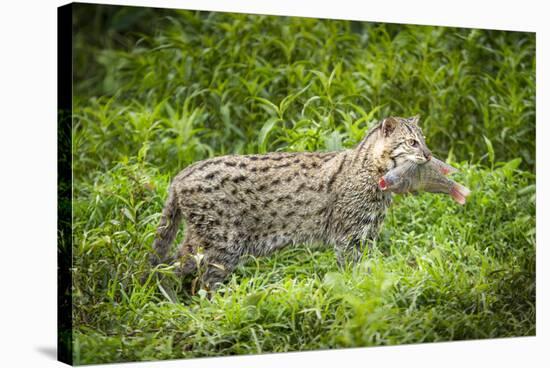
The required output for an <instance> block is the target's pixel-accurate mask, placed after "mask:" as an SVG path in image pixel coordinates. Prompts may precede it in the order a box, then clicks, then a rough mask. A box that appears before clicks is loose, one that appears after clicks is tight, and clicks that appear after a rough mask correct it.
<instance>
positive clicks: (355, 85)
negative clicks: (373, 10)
mask: <svg viewBox="0 0 550 368" xmlns="http://www.w3.org/2000/svg"><path fill="white" fill-rule="evenodd" d="M121 9H122V10H121ZM92 15H93V16H92ZM75 24H76V25H77V26H78V30H79V31H78V32H77V34H76V37H75V47H76V54H75V72H76V80H75V89H74V91H75V95H74V99H75V105H74V108H75V118H74V129H73V145H74V147H73V148H74V153H73V159H74V167H73V172H74V202H73V206H74V208H73V209H74V219H75V221H74V223H73V231H74V241H75V242H74V250H73V251H74V261H73V266H74V288H73V292H74V294H73V303H74V316H73V318H74V326H75V335H74V344H75V348H74V355H75V360H76V363H79V364H88V363H102V362H115V361H128V360H152V359H174V358H187V357H200V356H221V355H231V354H251V353H261V352H283V351H298V350H311V349H327V348H342V347H355V346H372V345H391V344H405V343H419V342H433V341H450V340H462V339H480V338H495V337H509V336H526V335H533V334H535V174H534V164H535V140H534V136H535V121H534V119H535V117H534V112H535V105H534V93H535V92H534V91H535V75H534V68H535V59H534V52H535V38H534V35H533V34H526V33H517V32H499V31H484V30H468V29H455V28H441V27H420V26H400V25H383V24H374V23H369V24H367V23H363V24H361V23H352V22H344V21H329V20H315V19H299V18H277V17H267V16H245V15H234V14H221V13H219V14H213V13H210V14H209V13H197V12H185V11H162V10H151V9H146V8H143V9H140V8H114V7H103V6H102V7H97V6H93V7H90V6H88V5H86V6H85V5H81V6H80V8H78V9H77V12H76V16H75ZM416 113H420V114H421V115H422V126H423V129H424V133H425V134H426V136H427V142H428V145H429V146H430V148H432V149H433V151H434V153H435V154H436V155H437V156H439V157H441V158H443V159H448V160H449V161H450V162H451V163H453V164H454V165H455V166H457V167H458V168H460V173H459V174H458V175H457V180H458V181H460V182H461V183H463V184H465V185H466V186H468V187H469V188H471V189H472V192H473V194H472V196H471V197H470V199H469V201H468V203H467V204H466V206H464V207H462V206H459V205H457V204H455V203H454V202H452V200H451V199H450V198H449V197H447V196H442V195H433V194H422V195H419V196H396V197H395V201H394V204H393V205H392V207H391V209H390V211H389V215H388V217H387V220H386V222H385V225H384V228H383V230H382V233H381V236H380V239H379V241H378V242H377V244H376V245H375V246H374V248H373V249H372V251H371V252H370V253H369V255H368V257H367V258H366V259H365V261H364V262H362V263H361V264H360V265H358V266H357V267H355V268H349V269H347V270H343V271H342V270H339V269H338V267H337V266H336V262H335V257H334V254H333V252H332V251H331V250H330V249H324V248H306V247H305V246H300V247H296V248H289V249H287V250H284V251H282V252H280V253H278V254H276V255H274V256H272V257H269V258H261V259H253V258H250V259H249V261H248V262H247V263H246V264H244V265H243V266H241V267H240V268H239V269H238V270H237V272H235V273H234V274H233V275H232V277H231V279H230V280H228V282H227V283H226V284H225V285H224V287H223V288H222V289H221V290H220V292H219V293H217V294H216V295H215V296H214V297H213V298H212V299H211V300H208V299H207V298H205V297H204V296H203V295H201V294H197V295H190V292H189V280H183V281H182V280H179V279H177V278H176V277H175V276H174V275H173V273H172V270H171V269H170V268H169V267H167V268H162V267H161V268H157V269H155V270H154V272H152V273H151V272H150V271H151V270H150V268H149V266H148V263H147V257H148V255H149V253H150V252H151V243H152V240H153V237H154V234H155V228H156V225H157V224H158V221H159V216H160V211H161V209H162V205H163V202H164V199H165V198H166V193H167V188H168V185H169V182H170V180H171V178H172V177H173V175H174V174H175V173H177V172H178V171H179V170H181V169H183V168H184V167H185V166H187V165H189V164H191V163H193V162H195V161H197V160H200V159H204V158H207V157H212V156H217V155H222V154H227V153H255V152H268V151H277V150H279V151H315V150H338V149H342V148H347V147H352V146H353V145H354V144H356V143H357V142H358V141H359V140H360V139H361V137H362V136H363V135H364V134H365V132H366V131H367V130H368V127H370V126H371V125H372V124H373V123H374V122H375V121H376V120H378V119H380V118H382V117H384V116H387V115H398V116H410V115H413V114H416ZM181 235H182V234H180V237H181ZM143 277H145V282H144V283H142V282H141V279H142V278H143Z"/></svg>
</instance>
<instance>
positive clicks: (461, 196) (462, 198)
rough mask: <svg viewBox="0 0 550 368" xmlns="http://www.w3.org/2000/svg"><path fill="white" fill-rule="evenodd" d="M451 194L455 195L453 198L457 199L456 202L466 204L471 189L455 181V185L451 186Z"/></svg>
mask: <svg viewBox="0 0 550 368" xmlns="http://www.w3.org/2000/svg"><path fill="white" fill-rule="evenodd" d="M450 194H451V197H453V199H454V200H455V202H457V203H459V204H465V203H466V197H468V196H469V195H470V189H468V188H466V187H465V186H462V185H460V184H458V183H455V185H453V187H452V188H451V193H450Z"/></svg>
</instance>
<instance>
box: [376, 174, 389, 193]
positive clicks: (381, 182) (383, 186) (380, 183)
mask: <svg viewBox="0 0 550 368" xmlns="http://www.w3.org/2000/svg"><path fill="white" fill-rule="evenodd" d="M378 188H380V189H381V190H386V189H388V183H386V180H385V179H384V177H381V178H380V180H378Z"/></svg>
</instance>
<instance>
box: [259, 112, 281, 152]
mask: <svg viewBox="0 0 550 368" xmlns="http://www.w3.org/2000/svg"><path fill="white" fill-rule="evenodd" d="M278 121H280V119H279V118H275V117H273V118H271V119H269V120H268V121H266V122H265V124H264V126H263V127H262V129H261V130H260V134H259V136H258V146H259V149H258V150H259V152H260V153H266V152H267V148H266V146H267V145H266V139H267V137H268V135H269V133H270V132H271V130H272V129H273V127H274V126H275V124H276V123H277V122H278Z"/></svg>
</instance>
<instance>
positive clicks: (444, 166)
mask: <svg viewBox="0 0 550 368" xmlns="http://www.w3.org/2000/svg"><path fill="white" fill-rule="evenodd" d="M432 160H433V161H434V163H435V164H436V165H437V168H438V169H439V172H440V173H442V174H443V175H449V174H453V173H455V172H457V171H458V169H457V168H455V167H452V166H451V165H449V164H448V163H446V162H444V161H441V160H438V159H437V158H435V157H432Z"/></svg>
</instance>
